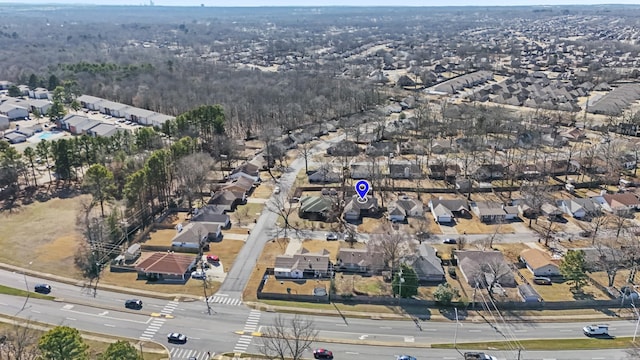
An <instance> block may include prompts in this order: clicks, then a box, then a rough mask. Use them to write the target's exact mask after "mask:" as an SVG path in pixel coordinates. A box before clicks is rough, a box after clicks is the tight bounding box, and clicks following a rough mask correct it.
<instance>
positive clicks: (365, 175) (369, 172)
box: [349, 162, 380, 179]
mask: <svg viewBox="0 0 640 360" xmlns="http://www.w3.org/2000/svg"><path fill="white" fill-rule="evenodd" d="M379 171H380V170H379V167H378V166H375V165H374V163H372V162H356V163H352V164H351V165H350V166H349V173H350V175H351V178H352V179H371V178H373V176H374V174H376V173H378V174H379Z"/></svg>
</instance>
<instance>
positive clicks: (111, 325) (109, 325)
mask: <svg viewBox="0 0 640 360" xmlns="http://www.w3.org/2000/svg"><path fill="white" fill-rule="evenodd" d="M104 326H108V327H116V326H115V325H113V324H104Z"/></svg>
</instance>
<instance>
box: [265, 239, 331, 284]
mask: <svg viewBox="0 0 640 360" xmlns="http://www.w3.org/2000/svg"><path fill="white" fill-rule="evenodd" d="M329 255H330V253H329V251H328V250H326V249H323V250H322V251H321V252H319V253H312V252H309V250H307V249H305V248H304V247H303V248H301V249H300V250H299V251H298V252H297V253H295V254H293V255H278V256H276V260H275V264H274V269H273V271H274V274H275V276H276V278H290V279H302V278H319V277H326V276H328V275H329V273H330V270H331V269H332V265H331V261H330V258H329Z"/></svg>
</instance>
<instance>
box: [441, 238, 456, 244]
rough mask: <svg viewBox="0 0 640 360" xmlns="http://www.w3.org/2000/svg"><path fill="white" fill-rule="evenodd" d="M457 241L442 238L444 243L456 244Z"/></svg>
mask: <svg viewBox="0 0 640 360" xmlns="http://www.w3.org/2000/svg"><path fill="white" fill-rule="evenodd" d="M457 242H458V241H456V239H444V243H445V244H456V243H457Z"/></svg>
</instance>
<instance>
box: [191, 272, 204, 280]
mask: <svg viewBox="0 0 640 360" xmlns="http://www.w3.org/2000/svg"><path fill="white" fill-rule="evenodd" d="M191 278H192V279H206V278H207V274H205V273H204V271H194V272H192V273H191Z"/></svg>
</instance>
